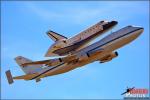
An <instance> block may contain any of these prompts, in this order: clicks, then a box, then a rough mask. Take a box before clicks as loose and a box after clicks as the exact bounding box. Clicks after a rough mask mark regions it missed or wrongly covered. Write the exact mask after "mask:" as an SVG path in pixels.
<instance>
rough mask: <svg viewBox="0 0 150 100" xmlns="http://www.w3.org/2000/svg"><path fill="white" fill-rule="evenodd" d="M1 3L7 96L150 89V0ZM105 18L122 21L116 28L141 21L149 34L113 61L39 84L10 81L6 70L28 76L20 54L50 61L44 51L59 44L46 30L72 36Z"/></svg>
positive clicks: (103, 94)
mask: <svg viewBox="0 0 150 100" xmlns="http://www.w3.org/2000/svg"><path fill="white" fill-rule="evenodd" d="M1 3H2V4H1V94H2V99H28V98H32V99H110V98H117V99H119V98H123V96H122V95H120V94H121V93H122V92H124V91H125V89H126V87H127V86H128V87H133V86H134V87H136V88H148V87H149V19H148V18H149V13H148V9H149V5H148V1H143V2H141V1H135V2H118V1H106V2H104V1H94V2H91V1H73V2H69V1H62V2H58V1H56V2H54V1H51V2H46V1H45V2H41V1H38V2H36V1H35V2H29V1H25V2H19V1H12V2H9V1H3V2H1ZM101 20H109V21H111V20H117V21H118V22H119V23H118V25H117V26H116V27H115V28H114V29H112V31H116V30H118V29H120V28H122V27H125V26H127V25H136V26H142V27H144V33H143V34H142V35H141V36H140V37H138V38H137V39H136V40H135V41H133V42H132V43H130V44H129V45H126V46H124V47H123V48H120V49H118V50H117V51H118V53H119V56H118V57H117V58H115V59H113V60H112V61H110V62H107V63H103V64H100V63H99V62H94V63H91V64H88V65H85V66H83V67H81V68H77V69H75V70H73V71H70V72H68V73H65V74H61V75H56V76H52V77H47V78H44V79H42V81H41V82H39V83H36V82H35V80H32V81H24V80H19V81H15V82H14V84H12V85H9V84H8V83H7V80H6V77H5V71H6V70H8V69H10V70H11V72H12V75H13V76H17V75H23V74H24V73H23V71H22V70H21V69H20V68H19V66H18V65H17V64H16V63H15V61H14V58H15V57H16V56H19V55H21V56H25V57H27V58H30V59H33V60H43V59H48V58H46V57H44V55H45V53H46V51H47V49H48V48H49V46H50V45H52V44H53V43H54V42H53V41H52V40H51V39H50V38H49V37H48V36H47V35H46V31H48V30H53V31H56V32H58V33H60V34H62V35H65V36H66V37H71V36H74V35H75V34H77V33H79V32H80V31H82V30H84V29H86V28H87V27H89V26H90V25H92V24H95V23H97V22H98V21H101ZM109 33H110V32H108V33H107V34H109ZM99 39H100V38H97V40H99Z"/></svg>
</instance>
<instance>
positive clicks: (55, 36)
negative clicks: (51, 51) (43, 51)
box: [47, 31, 67, 42]
mask: <svg viewBox="0 0 150 100" xmlns="http://www.w3.org/2000/svg"><path fill="white" fill-rule="evenodd" d="M47 35H48V36H49V37H50V38H51V39H52V40H53V41H55V42H56V41H59V40H62V39H67V37H65V36H63V35H60V34H58V33H56V32H54V31H48V32H47Z"/></svg>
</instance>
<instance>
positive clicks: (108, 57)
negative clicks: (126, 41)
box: [100, 52, 118, 63]
mask: <svg viewBox="0 0 150 100" xmlns="http://www.w3.org/2000/svg"><path fill="white" fill-rule="evenodd" d="M117 56H118V52H112V53H110V54H108V55H106V56H104V57H103V58H102V59H100V63H105V62H108V61H111V60H112V59H113V58H115V57H117Z"/></svg>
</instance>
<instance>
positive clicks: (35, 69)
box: [15, 56, 43, 74]
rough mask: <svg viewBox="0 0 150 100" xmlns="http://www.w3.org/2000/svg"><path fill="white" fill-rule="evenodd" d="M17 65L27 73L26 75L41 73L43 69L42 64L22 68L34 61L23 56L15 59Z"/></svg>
mask: <svg viewBox="0 0 150 100" xmlns="http://www.w3.org/2000/svg"><path fill="white" fill-rule="evenodd" d="M15 61H16V63H17V64H18V65H19V66H20V67H21V69H22V70H23V71H24V72H25V73H26V74H33V73H37V72H39V71H41V70H42V69H43V68H42V67H43V65H42V64H36V65H27V66H22V64H24V63H29V62H32V60H30V59H27V58H25V57H22V56H18V57H16V58H15Z"/></svg>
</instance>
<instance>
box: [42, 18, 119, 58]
mask: <svg viewBox="0 0 150 100" xmlns="http://www.w3.org/2000/svg"><path fill="white" fill-rule="evenodd" d="M117 23H118V22H117V21H110V22H109V21H100V22H98V23H97V24H95V25H93V26H91V27H89V28H88V29H86V30H84V31H82V32H80V33H79V34H77V35H75V36H74V37H72V38H69V39H68V38H67V37H65V36H63V35H60V34H58V33H56V32H54V31H48V32H47V35H48V36H49V37H50V38H51V39H52V40H53V41H54V42H55V43H54V44H53V45H52V46H51V47H50V48H49V49H48V51H47V53H46V54H45V56H46V57H50V56H64V55H67V54H70V53H72V52H75V51H78V50H80V49H82V48H84V47H85V46H86V45H87V44H88V43H89V42H90V41H92V40H93V39H95V38H96V37H98V36H99V35H102V34H103V33H105V32H107V31H108V30H110V29H111V28H113V27H114V26H115V25H117Z"/></svg>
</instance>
